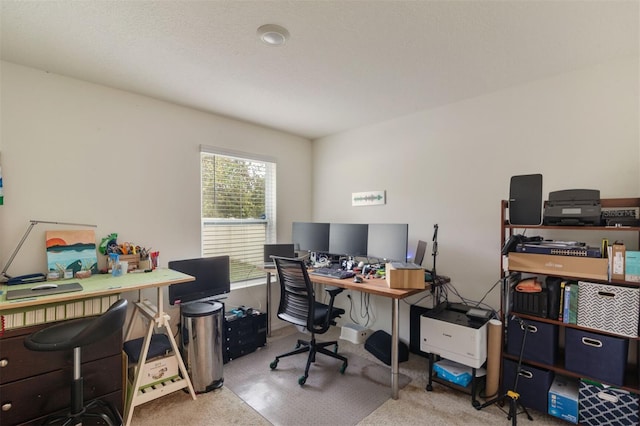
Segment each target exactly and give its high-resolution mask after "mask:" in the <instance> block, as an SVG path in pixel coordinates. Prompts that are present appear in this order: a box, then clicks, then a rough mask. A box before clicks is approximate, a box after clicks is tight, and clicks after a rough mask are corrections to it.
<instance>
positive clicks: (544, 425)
mask: <svg viewBox="0 0 640 426" xmlns="http://www.w3.org/2000/svg"><path fill="white" fill-rule="evenodd" d="M295 333H297V330H296V329H295V328H293V327H287V328H284V329H279V330H274V332H273V334H274V336H273V337H272V338H270V339H269V343H268V345H267V346H268V347H274V346H275V345H276V344H277V342H278V341H279V340H281V339H284V338H286V337H287V336H291V335H292V334H295ZM339 335H340V329H339V328H338V327H334V328H333V329H332V331H330V332H329V333H328V334H326V335H323V339H322V340H335V339H336V338H338V336H339ZM339 345H340V350H339V351H340V352H341V353H344V352H347V353H348V354H349V356H350V361H349V368H348V369H347V372H350V371H353V370H351V368H352V363H351V357H352V356H354V355H355V356H357V357H359V358H363V359H364V360H367V361H370V362H372V363H373V364H375V365H377V366H378V367H379V368H380V369H381V370H384V372H386V373H387V375H388V376H390V370H389V367H387V366H386V365H384V364H382V363H381V362H380V361H378V360H377V359H375V357H373V355H371V354H370V353H369V352H367V351H366V350H365V349H364V345H355V344H352V343H350V342H347V341H345V340H339ZM263 350H264V349H263ZM259 356H260V352H255V353H253V354H249V355H246V356H244V357H242V358H238V359H236V360H233V361H231V362H230V363H228V364H225V366H224V376H225V385H224V386H223V387H222V388H220V389H218V390H215V391H212V392H209V393H205V394H200V395H198V398H197V400H196V401H193V400H192V399H191V397H190V396H189V395H188V394H186V393H184V392H182V391H178V392H174V393H172V394H169V395H166V396H164V397H162V398H159V399H156V400H154V401H151V402H149V403H147V404H144V405H142V406H140V407H137V408H136V409H135V411H134V413H133V420H132V425H136V426H169V425H181V426H183V425H251V426H253V425H257V426H261V425H267V426H268V425H272V424H274V425H276V426H298V425H305V424H322V423H313V422H311V423H305V422H303V421H291V422H289V421H286V422H277V421H274V420H271V419H269V418H267V417H264V416H263V415H261V414H260V413H259V411H257V410H256V409H254V408H253V407H252V405H251V404H253V402H252V403H249V402H248V401H245V400H243V398H241V397H239V396H238V395H236V394H235V393H234V392H233V391H232V390H231V386H232V385H231V382H233V380H234V379H233V378H232V377H233V375H232V372H233V368H235V367H232V366H231V365H232V364H234V363H236V364H237V363H238V362H239V361H241V360H245V361H244V362H250V360H251V359H252V358H253V357H259ZM296 357H299V356H294V357H293V358H296ZM301 357H302V358H304V355H302V356H301ZM354 359H355V358H354ZM285 361H286V359H282V360H281V361H280V363H279V364H278V368H277V370H274V371H270V370H269V366H268V363H269V362H270V361H268V362H267V365H266V366H265V369H266V371H265V373H266V374H267V375H269V374H271V373H273V374H274V375H275V374H277V375H283V374H287V375H288V374H289V373H288V372H287V371H288V370H289V366H288V364H285ZM427 365H428V363H427V360H426V359H425V358H423V357H420V356H417V355H415V354H409V360H408V361H407V362H403V363H401V364H400V373H401V374H402V375H403V376H406V377H408V378H409V379H410V380H411V382H410V383H409V384H408V385H406V386H405V387H404V388H402V389H400V392H399V398H398V399H397V400H393V399H391V398H390V396H391V391H390V388H388V387H385V389H386V394H385V398H386V399H385V401H384V402H383V403H382V404H381V405H380V406H379V407H377V408H376V409H375V410H374V411H373V412H370V414H368V415H366V414H365V417H364V418H361V419H359V420H358V421H357V424H358V425H366V426H373V425H393V426H403V425H416V424H428V425H432V426H439V425H443V426H444V425H460V426H463V425H465V426H469V425H471V426H476V425H505V426H506V425H510V424H511V420H507V414H506V412H504V411H503V409H504V408H506V407H499V406H497V405H492V406H490V407H487V408H485V409H483V410H481V411H478V410H476V409H475V408H473V407H472V406H471V398H470V396H469V395H467V394H464V393H461V392H458V391H456V390H453V389H451V388H449V387H447V386H444V385H441V384H438V383H434V389H433V391H432V392H427V391H426V390H425V386H426V382H427ZM335 367H336V368H335V369H333V370H334V372H332V373H331V374H335V373H337V375H336V377H335V378H334V379H335V380H334V381H335V382H339V381H340V380H341V379H345V378H348V376H346V377H342V376H340V374H339V373H338V372H337V370H338V368H339V364H336V366H335ZM291 368H293V367H291ZM300 374H301V373H298V371H291V376H292V380H293V381H294V383H293V384H292V385H291V386H289V387H288V389H291V390H292V391H293V392H294V393H300V394H301V395H304V393H303V392H302V391H301V389H300V387H299V385H298V384H297V377H298V376H299V375H300ZM345 374H346V373H345ZM234 375H235V374H234ZM315 376H316V377H315V378H314V370H313V367H312V370H311V372H310V375H309V380H308V382H307V383H308V386H309V387H310V388H309V389H308V390H309V391H310V392H309V394H312V395H313V398H312V400H313V401H314V403H315V404H316V405H319V406H321V408H322V413H323V416H330V415H331V416H334V415H335V414H337V417H332V418H333V419H334V420H333V423H332V424H333V425H338V426H341V425H346V424H353V423H352V422H353V420H350V421H349V422H348V423H347V420H346V417H345V418H344V421H342V420H343V417H342V416H341V414H342V413H346V412H347V410H348V408H344V407H343V406H334V405H332V404H331V403H328V402H327V400H326V399H325V398H327V397H331V396H330V395H329V393H328V392H318V391H317V390H316V389H317V386H319V385H318V383H317V382H316V383H315V384H314V381H315V380H320V381H322V379H321V378H320V377H318V376H319V375H318V374H316V375H315ZM374 376H375V377H378V373H375V374H374ZM383 377H384V374H383ZM249 383H250V380H249ZM385 385H386V384H385ZM305 386H307V385H305ZM247 388H248V389H252V387H251V386H250V385H249V386H247ZM255 390H256V392H255V394H254V395H260V396H259V397H255V399H256V400H258V401H260V400H261V399H262V400H263V401H266V400H267V398H268V397H269V394H266V393H265V392H264V390H261V389H260V387H258V386H257V387H255ZM352 391H353V392H355V393H357V394H360V395H363V396H365V397H366V395H367V394H368V392H369V386H368V385H367V386H364V387H362V388H361V389H356V390H352ZM247 398H248V399H249V400H251V399H252V398H254V396H251V395H249V396H247ZM279 401H280V403H282V404H290V405H291V407H292V408H293V409H298V410H300V409H301V407H299V405H303V407H302V409H303V410H304V406H306V405H307V403H304V404H297V403H295V402H292V401H288V400H286V399H284V400H282V399H279ZM481 402H484V401H483V400H481ZM351 408H353V407H351ZM530 412H531V415H532V416H533V418H534V421H535V423H531V424H532V425H535V426H566V425H567V424H569V423H566V422H564V421H562V420H559V419H556V418H554V417H551V416H549V415H547V414H543V413H540V412H537V411H535V410H530ZM517 421H518V422H520V423H521V424H529V420H527V418H526V416H525V415H524V414H520V415H518V417H517Z"/></svg>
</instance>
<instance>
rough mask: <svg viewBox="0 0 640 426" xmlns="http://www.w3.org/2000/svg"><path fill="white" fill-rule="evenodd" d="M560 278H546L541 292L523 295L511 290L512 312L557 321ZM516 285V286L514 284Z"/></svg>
mask: <svg viewBox="0 0 640 426" xmlns="http://www.w3.org/2000/svg"><path fill="white" fill-rule="evenodd" d="M561 281H562V279H561V278H557V277H547V278H546V280H545V282H544V284H543V288H542V291H541V292H538V293H525V292H520V291H516V289H515V285H514V287H513V288H512V290H511V294H512V296H513V311H514V312H516V313H521V314H529V315H535V316H537V317H540V318H550V319H554V320H557V319H558V312H559V308H560V282H561ZM516 285H517V284H516Z"/></svg>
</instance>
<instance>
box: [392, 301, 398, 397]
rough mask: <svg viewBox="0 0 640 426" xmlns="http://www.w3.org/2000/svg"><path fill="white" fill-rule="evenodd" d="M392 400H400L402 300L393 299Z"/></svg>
mask: <svg viewBox="0 0 640 426" xmlns="http://www.w3.org/2000/svg"><path fill="white" fill-rule="evenodd" d="M391 300H392V303H393V305H392V307H391V398H393V399H398V374H399V373H398V341H399V339H398V335H399V331H400V330H399V326H398V322H399V313H398V311H399V310H400V299H391Z"/></svg>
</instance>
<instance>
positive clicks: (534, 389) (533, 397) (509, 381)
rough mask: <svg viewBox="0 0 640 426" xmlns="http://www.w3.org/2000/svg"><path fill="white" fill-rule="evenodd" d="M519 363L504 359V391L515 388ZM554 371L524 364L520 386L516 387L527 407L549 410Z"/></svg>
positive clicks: (541, 410)
mask: <svg viewBox="0 0 640 426" xmlns="http://www.w3.org/2000/svg"><path fill="white" fill-rule="evenodd" d="M517 367H518V363H517V362H515V361H512V360H510V359H505V360H504V366H503V373H502V374H503V377H502V378H503V380H502V386H503V391H504V392H506V391H508V390H514V389H513V384H514V380H515V377H516V371H517ZM553 378H554V373H553V371H548V370H544V369H542V368H536V367H532V366H530V365H527V364H522V366H521V368H520V375H519V377H518V386H517V388H516V389H515V391H516V392H517V393H519V394H520V402H522V405H524V406H525V407H527V408H533V409H534V410H538V411H540V412H542V413H546V412H547V395H548V394H549V388H550V387H551V383H552V382H553Z"/></svg>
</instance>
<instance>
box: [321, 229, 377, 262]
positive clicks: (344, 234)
mask: <svg viewBox="0 0 640 426" xmlns="http://www.w3.org/2000/svg"><path fill="white" fill-rule="evenodd" d="M368 228H369V225H366V224H357V223H332V224H331V228H330V231H329V253H331V254H338V255H349V256H365V255H366V254H367V233H368Z"/></svg>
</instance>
